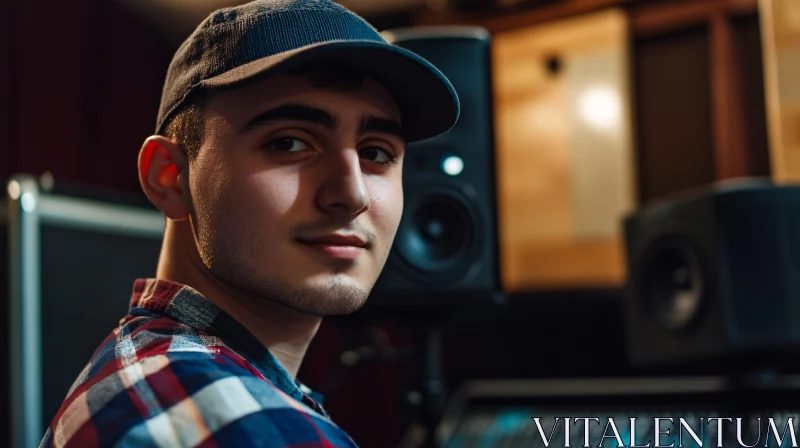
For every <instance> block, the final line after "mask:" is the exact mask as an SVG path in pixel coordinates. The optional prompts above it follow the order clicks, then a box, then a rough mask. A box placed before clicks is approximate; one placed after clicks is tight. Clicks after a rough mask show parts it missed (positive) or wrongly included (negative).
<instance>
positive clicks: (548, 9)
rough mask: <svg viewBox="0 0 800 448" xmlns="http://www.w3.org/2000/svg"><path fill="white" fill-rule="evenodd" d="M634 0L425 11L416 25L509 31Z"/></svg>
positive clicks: (566, 0) (568, 0)
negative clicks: (494, 9)
mask: <svg viewBox="0 0 800 448" xmlns="http://www.w3.org/2000/svg"><path fill="white" fill-rule="evenodd" d="M635 1H636V0H561V1H559V2H557V3H554V4H550V5H545V6H541V5H540V6H537V7H532V8H528V9H525V10H510V11H503V12H500V13H498V14H496V15H495V16H487V15H486V12H484V11H481V12H476V13H459V12H453V11H434V12H431V11H425V12H423V13H421V14H420V15H419V16H418V17H417V18H416V19H415V23H416V24H418V25H452V24H456V25H477V26H482V27H484V28H486V29H488V30H489V31H492V32H500V31H510V30H515V29H518V28H524V27H528V26H532V25H538V24H543V23H549V22H554V21H557V20H564V19H567V18H570V17H573V16H577V15H581V14H588V13H594V12H597V11H600V10H604V9H608V8H612V7H617V6H622V5H626V4H629V3H634V2H635Z"/></svg>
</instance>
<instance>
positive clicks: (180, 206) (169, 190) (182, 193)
mask: <svg viewBox="0 0 800 448" xmlns="http://www.w3.org/2000/svg"><path fill="white" fill-rule="evenodd" d="M188 175H189V164H188V160H187V158H186V154H185V153H184V151H183V149H181V147H180V145H178V143H177V142H175V141H172V140H170V139H168V138H166V137H163V136H160V135H154V136H151V137H148V138H147V140H145V141H144V144H143V145H142V149H141V151H139V182H140V183H141V184H142V189H143V190H144V193H145V194H146V195H147V197H148V198H149V199H150V202H152V203H153V205H155V206H156V207H157V208H158V209H159V210H161V211H162V212H164V215H166V216H167V218H169V219H172V220H174V221H179V220H182V219H186V218H187V217H188V216H189V208H188V206H187V204H189V198H188V196H187V195H188V194H189V192H188V191H187V190H186V188H188V177H187V176H188Z"/></svg>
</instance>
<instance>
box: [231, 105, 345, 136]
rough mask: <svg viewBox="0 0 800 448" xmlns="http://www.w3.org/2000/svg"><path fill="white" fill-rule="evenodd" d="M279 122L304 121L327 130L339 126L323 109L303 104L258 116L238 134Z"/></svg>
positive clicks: (272, 110) (269, 111) (281, 107)
mask: <svg viewBox="0 0 800 448" xmlns="http://www.w3.org/2000/svg"><path fill="white" fill-rule="evenodd" d="M279 121H304V122H306V123H312V124H318V125H322V126H324V127H326V128H328V129H334V128H335V127H336V126H337V125H338V124H339V123H338V120H337V119H336V117H334V116H333V115H331V114H329V113H328V112H327V111H325V110H323V109H319V108H316V107H311V106H306V105H303V104H284V105H282V106H278V107H276V108H274V109H270V110H268V111H266V112H263V113H260V114H258V115H257V116H255V117H254V118H252V119H251V120H250V121H248V122H247V124H246V125H244V126H243V127H242V129H240V130H239V132H246V131H249V130H251V129H254V128H257V127H259V126H264V125H266V124H270V123H275V122H279Z"/></svg>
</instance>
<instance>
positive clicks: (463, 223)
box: [370, 27, 500, 306]
mask: <svg viewBox="0 0 800 448" xmlns="http://www.w3.org/2000/svg"><path fill="white" fill-rule="evenodd" d="M385 36H386V37H387V40H388V41H390V42H392V43H394V44H395V45H398V46H401V47H404V48H406V49H408V50H410V51H413V52H414V53H417V54H418V55H420V56H422V57H423V58H425V59H426V60H428V61H429V62H431V63H432V64H433V65H434V66H436V67H437V68H438V69H439V70H441V71H442V73H444V74H445V75H446V76H447V77H448V79H450V82H451V83H452V84H453V86H454V87H455V89H456V92H457V94H458V96H459V100H460V102H461V116H460V118H459V120H458V122H457V123H456V125H455V126H454V127H453V129H451V130H450V131H448V132H447V133H445V134H443V135H441V136H439V137H435V138H432V139H429V140H426V141H423V142H417V143H413V144H410V145H409V146H408V149H407V151H406V156H405V161H404V167H403V188H404V197H405V203H404V209H403V218H402V220H401V223H400V227H399V229H398V231H397V235H396V237H395V242H394V246H393V248H392V251H391V254H390V255H389V259H388V261H387V263H386V266H385V268H384V270H383V273H382V275H381V277H380V278H379V279H378V282H377V284H376V285H375V288H374V290H373V296H374V298H371V299H370V302H371V303H372V304H374V305H388V306H394V305H399V306H405V305H461V304H466V303H470V302H472V303H475V302H491V301H493V300H496V296H495V294H496V293H497V292H498V291H499V290H500V288H499V285H498V282H499V280H498V279H499V275H498V254H497V246H498V245H497V224H496V219H497V213H496V203H497V201H496V192H495V160H494V135H493V119H492V114H493V111H492V95H491V76H490V75H491V56H490V38H489V34H488V32H487V31H486V30H484V29H482V28H473V27H429V28H410V29H403V30H393V31H387V32H385Z"/></svg>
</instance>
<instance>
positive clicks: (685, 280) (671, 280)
mask: <svg viewBox="0 0 800 448" xmlns="http://www.w3.org/2000/svg"><path fill="white" fill-rule="evenodd" d="M640 272H641V275H640V279H641V280H640V284H639V287H638V288H637V293H638V298H639V299H640V300H642V302H643V303H644V305H645V307H646V309H647V310H648V312H649V313H650V315H651V316H652V317H653V318H654V319H655V320H656V322H658V323H659V324H660V325H662V326H663V327H665V328H666V329H668V330H673V331H676V330H682V329H685V328H687V327H689V326H690V325H691V324H692V323H693V322H695V321H696V319H697V318H698V315H699V313H700V311H701V308H702V306H703V303H704V301H705V296H706V289H707V282H708V279H707V276H706V273H705V270H704V269H703V265H702V263H701V258H700V253H699V251H698V250H697V249H696V248H695V246H693V245H692V244H690V242H689V241H688V240H686V239H682V238H679V237H674V238H665V239H663V240H661V241H659V242H658V243H656V244H654V245H653V246H652V247H651V249H650V250H649V251H648V256H647V257H646V258H645V259H644V260H643V263H642V265H641V267H640Z"/></svg>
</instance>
